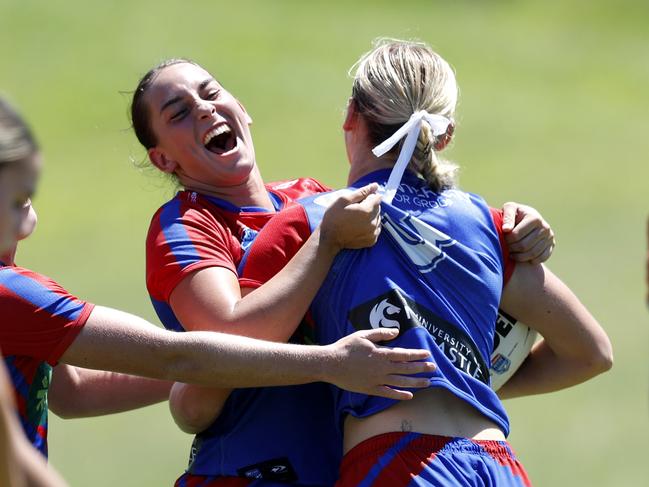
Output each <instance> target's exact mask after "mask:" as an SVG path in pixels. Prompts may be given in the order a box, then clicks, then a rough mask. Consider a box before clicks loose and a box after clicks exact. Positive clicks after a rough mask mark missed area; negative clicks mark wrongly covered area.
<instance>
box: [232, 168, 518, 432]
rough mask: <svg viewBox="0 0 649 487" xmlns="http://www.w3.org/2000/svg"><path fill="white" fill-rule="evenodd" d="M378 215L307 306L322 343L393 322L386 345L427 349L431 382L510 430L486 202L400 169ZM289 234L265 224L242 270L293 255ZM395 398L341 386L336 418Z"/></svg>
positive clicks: (309, 204)
mask: <svg viewBox="0 0 649 487" xmlns="http://www.w3.org/2000/svg"><path fill="white" fill-rule="evenodd" d="M389 174H390V171H389V170H381V171H377V172H374V173H371V174H369V175H367V176H366V177H364V178H362V179H361V180H359V181H358V182H356V183H355V184H354V185H353V186H354V187H361V186H363V185H365V184H368V183H370V182H378V183H380V184H384V183H385V182H386V181H387V179H388V176H389ZM334 197H335V193H331V194H326V195H316V196H312V197H309V198H305V199H302V200H300V205H301V207H300V208H299V209H297V210H296V209H294V210H293V213H294V214H295V215H294V217H293V218H292V220H294V221H299V220H301V219H306V222H307V224H308V226H309V227H310V228H309V230H311V231H312V230H313V229H314V228H315V227H316V226H317V225H318V224H319V223H320V221H321V219H322V215H323V214H324V211H325V209H326V207H327V206H328V203H329V202H330V201H331V200H333V199H334ZM381 212H382V219H383V229H382V233H381V236H380V237H379V240H378V242H377V244H376V245H375V246H374V247H371V248H369V249H363V250H354V251H343V252H341V253H340V254H339V255H338V257H337V258H336V260H335V262H334V265H333V266H332V269H331V271H330V272H329V274H328V276H327V278H326V280H325V282H324V283H323V285H322V287H321V288H320V291H319V292H318V294H317V296H316V298H315V300H314V302H313V304H312V306H311V316H312V319H313V321H314V322H315V324H316V326H315V330H316V337H317V340H318V342H319V343H322V344H328V343H332V342H334V341H336V340H338V339H339V338H341V337H343V336H346V335H349V334H350V333H352V332H354V331H356V330H362V329H371V328H379V327H391V328H399V329H400V334H399V337H398V338H397V339H395V340H393V341H391V342H390V346H395V347H406V348H426V349H428V350H430V351H431V353H432V356H433V359H434V361H435V363H436V364H437V369H436V370H435V371H434V372H433V373H431V374H430V376H431V386H432V387H442V388H445V389H447V390H448V391H450V392H451V393H453V394H455V395H456V396H457V397H459V398H461V399H463V400H464V401H466V402H468V403H469V404H470V405H471V406H473V407H474V408H476V409H477V410H478V411H480V412H481V413H482V414H483V415H485V416H486V417H488V418H489V419H491V420H492V421H494V422H495V423H496V424H497V425H499V426H500V428H501V429H502V430H503V432H504V433H505V434H508V432H509V422H508V418H507V415H506V413H505V410H504V408H503V407H502V404H501V402H500V400H499V399H498V396H497V395H496V393H495V392H494V391H492V390H491V388H490V387H489V356H490V354H491V351H492V347H493V342H494V328H495V326H494V324H495V322H496V317H497V314H498V303H499V301H500V296H501V292H502V287H503V276H504V259H503V253H502V250H501V242H500V238H499V233H498V229H497V228H496V226H495V224H494V218H493V216H492V212H491V210H490V208H489V207H488V206H487V205H486V203H485V202H484V200H483V199H482V198H480V197H479V196H476V195H473V194H469V193H465V192H462V191H457V190H449V191H444V192H442V193H439V194H438V193H435V192H433V191H432V190H431V189H430V188H429V187H428V186H427V185H426V183H425V181H424V180H423V179H421V178H419V177H417V176H415V175H414V174H412V173H406V174H405V177H404V179H403V181H402V182H401V185H400V187H399V191H398V192H397V194H396V196H395V198H394V200H393V202H392V204H385V203H383V204H382V208H381ZM276 218H277V217H276ZM287 220H291V218H288V219H287ZM293 226H296V225H293ZM297 226H299V225H297ZM274 229H277V231H276V233H277V234H278V235H277V236H276V239H277V242H276V243H275V244H274V245H269V244H268V242H269V241H272V239H270V238H268V237H267V236H266V235H264V234H265V233H266V232H267V231H268V232H273V231H274ZM280 229H281V235H279V230H280ZM297 233H300V232H297ZM287 235H288V237H287ZM287 240H290V231H289V230H287V229H286V224H283V223H280V222H279V221H278V222H271V223H270V224H269V225H268V226H267V228H265V229H264V231H262V233H261V234H260V237H258V241H259V243H260V246H261V245H263V246H265V247H266V249H256V244H253V246H252V248H251V250H250V252H249V254H248V256H247V257H246V258H245V259H244V266H245V268H244V269H243V271H242V273H243V277H244V278H246V279H248V280H252V281H254V280H255V276H251V275H250V272H248V271H247V267H248V266H249V265H250V267H251V269H255V268H258V264H257V263H256V262H254V259H255V258H256V257H257V254H258V255H261V256H263V258H264V259H265V261H266V262H268V261H269V259H270V258H271V257H272V256H273V255H276V254H278V253H279V254H281V253H282V252H285V253H287V255H286V256H285V257H280V259H279V260H280V261H281V260H282V259H284V260H287V259H288V258H290V254H291V252H292V250H290V249H291V246H292V245H293V247H297V245H295V244H291V243H290V242H287ZM302 240H304V237H302ZM269 248H270V249H271V250H269ZM282 248H284V249H289V250H288V251H286V250H284V251H282ZM273 252H275V254H273ZM264 278H266V276H263V277H262V278H261V279H264ZM394 402H395V401H394V400H390V399H385V398H380V397H373V396H366V395H364V394H356V393H351V392H347V391H337V399H336V407H337V414H338V417H339V418H342V417H344V415H345V414H352V415H354V416H357V417H365V416H368V415H371V414H375V413H377V412H380V411H382V410H384V409H386V408H388V407H390V406H391V405H392V404H393V403H394Z"/></svg>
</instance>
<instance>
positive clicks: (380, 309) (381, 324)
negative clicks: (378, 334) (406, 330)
mask: <svg viewBox="0 0 649 487" xmlns="http://www.w3.org/2000/svg"><path fill="white" fill-rule="evenodd" d="M404 311H405V312H406V313H407V312H408V308H406V309H405V310H404ZM400 312H401V308H399V307H398V306H394V305H393V304H390V302H389V301H388V300H387V299H383V300H382V301H381V302H380V303H378V304H376V305H375V306H374V307H373V308H372V311H370V325H372V328H400V326H401V325H400V324H399V321H398V320H394V319H392V318H390V316H393V317H395V318H396V317H397V316H396V315H397V314H398V313H400Z"/></svg>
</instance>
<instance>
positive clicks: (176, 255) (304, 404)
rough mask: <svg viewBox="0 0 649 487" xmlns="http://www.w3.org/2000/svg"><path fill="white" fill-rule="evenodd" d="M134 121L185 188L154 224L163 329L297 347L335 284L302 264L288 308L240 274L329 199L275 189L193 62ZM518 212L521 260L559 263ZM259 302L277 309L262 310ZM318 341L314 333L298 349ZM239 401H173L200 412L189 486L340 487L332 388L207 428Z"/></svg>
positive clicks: (135, 105) (250, 407) (151, 82)
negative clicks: (277, 229)
mask: <svg viewBox="0 0 649 487" xmlns="http://www.w3.org/2000/svg"><path fill="white" fill-rule="evenodd" d="M131 114H132V121H133V128H134V131H135V134H136V136H137V137H138V140H139V141H140V142H141V143H142V145H143V146H144V147H145V148H146V149H147V152H148V156H149V159H150V160H151V162H152V163H153V164H154V165H155V166H156V167H157V168H158V169H160V170H161V171H163V172H165V173H168V174H172V175H173V176H174V177H175V178H176V180H177V182H178V183H179V184H180V186H181V187H182V188H183V189H182V190H181V191H179V192H178V193H177V194H176V195H175V196H174V197H173V198H172V199H171V200H170V201H169V202H167V203H166V204H165V205H163V206H162V207H161V208H160V209H159V210H158V211H157V212H156V214H155V215H154V216H153V218H152V221H151V225H150V227H149V233H148V237H147V288H148V290H149V294H150V296H151V299H152V302H153V305H154V307H155V309H156V311H157V313H158V316H159V317H160V319H161V321H162V322H163V323H164V324H165V326H166V327H167V328H170V329H174V330H195V329H204V327H205V326H206V323H209V329H211V330H217V331H226V332H229V333H236V334H242V335H246V336H252V337H256V338H266V339H271V340H281V341H285V340H287V339H289V337H291V335H293V332H294V331H295V329H296V327H297V326H298V324H299V323H300V320H301V318H302V316H303V315H304V312H305V311H306V309H307V307H308V305H309V303H310V301H311V299H312V297H313V296H314V295H315V293H316V291H317V287H318V286H317V285H312V284H315V280H312V281H309V282H306V281H305V276H309V277H311V278H314V277H316V276H317V277H318V278H319V279H320V280H322V279H324V276H325V273H318V274H316V273H314V272H313V270H312V269H309V268H307V267H302V268H298V267H297V266H296V265H294V263H293V262H292V261H291V264H292V266H293V273H294V274H293V278H294V280H293V283H292V284H291V285H290V286H288V285H287V286H285V287H284V289H283V290H282V291H283V294H282V298H281V299H277V298H271V297H272V296H277V295H276V294H273V288H272V287H270V288H269V287H267V286H268V284H266V285H264V286H263V288H261V289H258V290H256V291H255V292H254V293H252V294H250V295H249V296H246V295H244V294H242V293H241V291H240V288H239V283H238V280H237V266H238V265H239V264H240V261H241V257H242V255H243V253H244V251H245V250H246V249H247V248H248V246H249V245H250V244H251V243H252V242H253V240H254V239H255V237H256V235H257V233H258V232H259V231H260V230H261V229H262V228H263V227H264V225H266V224H267V223H268V222H269V221H271V220H272V218H273V217H274V215H275V213H276V211H278V210H281V209H282V208H285V207H287V206H290V204H291V203H292V201H294V200H295V199H297V198H301V197H305V196H309V195H313V194H318V193H321V192H323V191H327V190H328V188H327V187H325V186H323V185H322V184H320V183H318V182H317V181H315V180H313V179H310V178H298V179H295V180H292V181H283V182H279V183H270V184H265V183H264V181H263V179H262V177H261V174H260V172H259V169H258V167H257V165H256V156H255V150H254V145H253V141H252V135H251V132H250V127H249V125H250V123H251V119H250V117H249V115H248V113H247V112H246V110H245V109H244V108H243V106H242V105H241V104H240V103H239V102H238V101H237V100H236V99H235V98H234V97H233V96H232V94H231V93H229V92H228V91H227V90H226V89H225V88H224V87H223V86H221V85H220V84H219V83H218V82H217V81H216V80H215V79H214V77H213V76H211V75H210V74H209V73H208V72H207V71H205V70H204V69H202V68H201V67H200V66H198V65H196V64H195V63H193V62H191V61H186V60H170V61H167V62H164V63H162V64H161V65H159V66H157V67H155V68H153V69H152V70H150V71H149V72H148V73H146V74H145V76H144V77H143V78H142V80H141V81H140V83H139V84H138V86H137V88H136V90H135V92H134V95H133V101H132V106H131ZM507 211H508V214H509V215H511V216H512V221H511V222H510V223H511V226H510V228H509V230H510V234H509V238H510V239H511V244H512V245H513V246H514V247H516V246H518V248H517V249H516V250H518V251H519V252H520V255H521V258H523V259H535V258H538V259H543V258H547V255H548V254H549V252H550V251H551V247H552V238H551V231H550V230H549V228H548V227H547V225H546V224H545V222H543V220H542V219H541V218H540V217H536V218H527V217H528V216H529V212H527V216H526V208H524V207H521V206H513V205H509V206H508V208H507ZM535 215H537V214H535ZM515 224H517V225H515ZM548 237H550V238H549V241H550V243H548ZM328 262H330V260H329V261H328ZM318 284H319V283H318ZM267 293H268V294H267ZM253 295H254V296H256V297H257V298H258V299H262V298H264V300H265V303H264V304H263V305H261V306H259V305H253V304H252V302H251V299H250V298H251V297H252V296H253ZM309 333H310V331H309V329H308V327H302V329H300V330H299V332H298V334H296V335H294V336H293V340H304V337H305V335H306V336H308V335H309ZM310 338H312V337H310ZM228 394H229V391H205V390H201V389H200V388H193V389H192V388H184V387H183V386H182V385H179V386H178V387H176V388H175V389H174V393H172V397H171V400H172V402H173V403H174V404H183V405H186V406H187V407H188V408H189V414H188V415H187V416H184V417H183V419H182V420H179V423H180V424H181V426H182V427H183V429H185V430H186V431H193V432H199V435H198V436H197V437H196V439H195V442H194V446H193V447H192V455H191V457H190V465H189V468H188V472H187V474H186V475H185V476H183V477H182V478H181V479H180V480H179V482H178V484H179V485H184V483H192V482H193V483H197V482H201V483H206V482H208V481H211V482H214V485H217V484H218V480H216V479H215V478H216V477H224V476H243V477H246V476H259V477H260V478H262V479H264V480H269V481H272V480H279V481H282V480H286V479H298V481H299V482H300V483H302V484H306V485H327V484H331V483H332V482H334V481H335V476H336V473H335V472H336V471H337V466H338V462H339V460H340V456H341V438H340V434H339V433H340V432H339V431H338V429H337V426H336V424H335V423H334V422H333V418H332V416H331V411H332V410H333V406H332V404H331V398H330V396H329V391H328V390H327V388H326V387H323V386H321V385H310V386H307V387H299V388H296V387H291V388H274V389H256V390H251V389H248V390H238V391H235V392H234V393H233V394H232V395H231V396H230V397H229V399H228V401H227V403H225V405H224V408H223V413H222V414H221V416H220V417H219V418H218V420H217V421H215V422H214V423H213V424H210V423H212V421H208V422H207V423H206V422H204V420H203V412H205V411H209V414H211V416H210V418H211V419H213V418H214V417H215V416H216V415H215V414H214V413H213V412H214V409H213V407H216V405H219V406H220V405H223V401H224V398H227V397H228ZM198 397H200V399H198ZM192 408H194V410H193V411H192V410H191V409H192ZM323 425H326V426H323ZM329 425H331V427H329ZM208 426H209V427H208ZM253 446H254V447H253ZM215 459H220V461H215ZM210 485H211V484H210Z"/></svg>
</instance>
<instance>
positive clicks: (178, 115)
mask: <svg viewBox="0 0 649 487" xmlns="http://www.w3.org/2000/svg"><path fill="white" fill-rule="evenodd" d="M188 113H189V110H188V109H187V108H186V107H183V108H181V109H180V110H178V111H177V112H176V113H174V114H173V115H172V116H171V118H170V120H171V121H172V122H177V121H179V120H182V119H183V118H185V116H186V115H187V114H188Z"/></svg>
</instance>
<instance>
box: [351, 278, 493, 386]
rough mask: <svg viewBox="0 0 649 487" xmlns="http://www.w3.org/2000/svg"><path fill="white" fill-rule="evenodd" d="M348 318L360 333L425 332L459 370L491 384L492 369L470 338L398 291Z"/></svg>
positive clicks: (379, 297)
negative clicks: (380, 330) (388, 330)
mask: <svg viewBox="0 0 649 487" xmlns="http://www.w3.org/2000/svg"><path fill="white" fill-rule="evenodd" d="M347 318H348V319H349V321H350V323H351V324H352V325H353V326H354V328H356V329H357V330H366V329H370V328H398V329H399V331H400V333H399V334H400V336H401V335H403V334H404V333H406V332H407V331H408V330H411V329H414V328H424V329H425V330H426V331H428V333H429V334H430V336H431V337H433V339H434V340H435V343H436V344H437V346H438V347H439V349H440V350H441V351H442V352H443V353H444V355H445V356H446V357H447V358H448V359H449V361H450V362H451V363H452V364H453V365H454V366H455V367H456V368H458V369H460V370H461V371H463V372H465V373H466V374H468V375H470V376H472V377H474V378H476V379H478V380H480V381H482V382H484V383H485V384H488V383H489V367H488V366H487V363H486V362H485V360H484V358H483V357H482V355H480V352H479V351H478V348H477V347H476V345H475V344H474V343H473V340H472V339H471V338H470V337H469V335H467V334H466V333H465V332H464V331H463V330H461V329H460V328H458V327H457V326H455V325H453V324H452V323H450V322H448V321H446V320H444V319H443V318H440V317H439V316H437V315H436V314H435V313H433V312H432V311H431V310H429V309H427V308H426V307H425V306H422V305H421V304H419V303H417V302H415V301H414V300H412V299H410V298H409V297H408V296H406V295H405V294H404V293H402V292H400V291H399V290H397V289H393V290H391V291H389V292H387V293H385V294H382V295H380V296H377V297H375V298H373V299H370V300H369V301H367V302H365V303H363V304H361V305H359V306H357V307H355V308H354V309H352V310H351V311H350V312H349V314H348V316H347Z"/></svg>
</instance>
